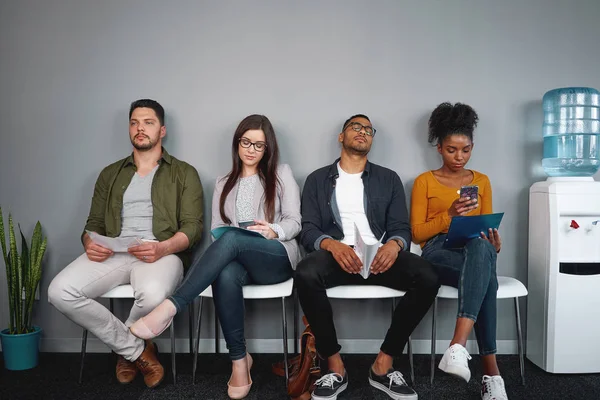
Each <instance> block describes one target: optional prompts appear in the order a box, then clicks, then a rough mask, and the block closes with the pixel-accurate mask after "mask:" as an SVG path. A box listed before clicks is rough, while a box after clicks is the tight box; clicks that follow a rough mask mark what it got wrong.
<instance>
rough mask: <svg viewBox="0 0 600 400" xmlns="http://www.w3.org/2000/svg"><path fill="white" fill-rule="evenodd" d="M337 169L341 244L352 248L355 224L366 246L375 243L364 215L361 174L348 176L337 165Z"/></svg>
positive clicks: (336, 194)
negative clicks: (342, 234)
mask: <svg viewBox="0 0 600 400" xmlns="http://www.w3.org/2000/svg"><path fill="white" fill-rule="evenodd" d="M337 169H338V171H339V176H338V178H337V181H336V184H335V199H336V203H337V206H338V210H339V211H340V217H341V218H342V229H343V231H344V239H342V243H344V244H347V245H349V246H354V243H355V241H354V224H355V223H356V226H357V227H358V231H359V232H360V234H361V236H362V237H363V240H364V242H365V243H366V244H373V243H377V239H376V238H375V235H373V232H371V227H370V226H369V221H368V220H367V216H366V215H365V204H364V193H365V187H364V185H363V181H362V178H361V176H362V172H360V173H358V174H349V173H347V172H345V171H344V170H343V169H342V168H341V167H340V164H339V163H338V165H337Z"/></svg>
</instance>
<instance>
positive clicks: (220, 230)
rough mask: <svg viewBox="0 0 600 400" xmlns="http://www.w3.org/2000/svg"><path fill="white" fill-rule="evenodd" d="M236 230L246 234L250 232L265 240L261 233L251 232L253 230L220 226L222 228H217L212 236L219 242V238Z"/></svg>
mask: <svg viewBox="0 0 600 400" xmlns="http://www.w3.org/2000/svg"><path fill="white" fill-rule="evenodd" d="M234 229H239V230H242V231H244V232H248V233H250V234H252V235H256V236H260V237H261V238H265V237H264V236H263V235H261V234H260V233H259V232H256V231H251V230H249V229H245V228H238V227H237V226H220V227H218V228H215V229H213V230H212V231H210V234H211V235H212V236H213V237H214V238H215V240H217V239H218V238H220V237H221V236H223V234H225V232H227V231H231V230H234Z"/></svg>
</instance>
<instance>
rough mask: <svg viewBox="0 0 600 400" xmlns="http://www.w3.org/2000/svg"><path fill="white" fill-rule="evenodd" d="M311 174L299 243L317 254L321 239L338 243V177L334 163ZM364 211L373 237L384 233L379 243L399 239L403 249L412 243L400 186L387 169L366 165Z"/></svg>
mask: <svg viewBox="0 0 600 400" xmlns="http://www.w3.org/2000/svg"><path fill="white" fill-rule="evenodd" d="M339 160H340V159H339V158H338V159H337V160H335V162H334V163H333V164H331V165H329V166H326V167H323V168H320V169H318V170H316V171H314V172H313V173H311V174H310V175H309V176H308V177H307V178H306V182H305V183H304V189H303V190H302V231H301V232H300V243H301V244H302V246H304V248H305V249H306V251H307V252H309V253H310V252H312V251H315V250H319V249H320V248H321V242H322V241H323V239H326V238H331V239H335V240H342V239H343V238H344V232H343V230H342V219H341V217H340V213H339V210H338V207H337V202H336V199H335V184H336V180H337V178H338V176H339V174H338V169H337V163H338V162H339ZM361 177H362V180H363V185H364V188H365V190H364V197H363V202H364V207H365V215H366V217H367V220H368V221H369V226H370V227H371V231H372V232H373V235H375V237H381V236H382V235H383V234H384V233H385V237H384V238H383V242H384V243H385V242H387V241H389V240H392V239H399V240H400V241H401V242H402V243H403V245H404V246H403V249H409V244H410V242H411V240H412V237H411V230H410V222H409V218H408V210H407V208H406V198H405V195H404V186H403V185H402V181H401V180H400V177H399V176H398V174H397V173H396V172H394V171H392V170H391V169H389V168H385V167H382V166H380V165H377V164H373V163H371V162H369V161H367V164H366V165H365V170H364V171H363V173H362V176H361Z"/></svg>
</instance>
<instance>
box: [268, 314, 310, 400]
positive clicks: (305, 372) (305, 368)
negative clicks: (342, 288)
mask: <svg viewBox="0 0 600 400" xmlns="http://www.w3.org/2000/svg"><path fill="white" fill-rule="evenodd" d="M302 321H303V322H304V325H306V329H304V332H302V336H301V338H300V354H299V355H297V356H296V357H293V358H291V359H290V360H288V373H289V379H288V385H287V387H288V390H287V393H288V396H290V398H291V399H292V400H310V395H311V393H312V391H313V389H314V386H315V381H316V380H317V379H319V378H320V377H321V368H320V367H319V360H318V355H317V349H316V347H315V336H314V335H313V333H312V330H311V329H310V325H309V324H308V321H307V320H306V317H302ZM272 370H273V373H274V374H275V375H279V376H283V377H285V368H284V363H283V361H281V362H278V363H276V364H273V368H272Z"/></svg>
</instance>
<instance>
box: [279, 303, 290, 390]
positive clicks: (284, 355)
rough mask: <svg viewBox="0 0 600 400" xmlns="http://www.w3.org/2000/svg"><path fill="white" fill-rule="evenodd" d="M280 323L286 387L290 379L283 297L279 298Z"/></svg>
mask: <svg viewBox="0 0 600 400" xmlns="http://www.w3.org/2000/svg"><path fill="white" fill-rule="evenodd" d="M281 322H282V327H283V332H282V333H283V365H284V366H285V386H286V387H287V384H288V379H289V377H290V375H289V371H288V342H287V340H288V336H287V316H286V313H285V297H282V298H281Z"/></svg>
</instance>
